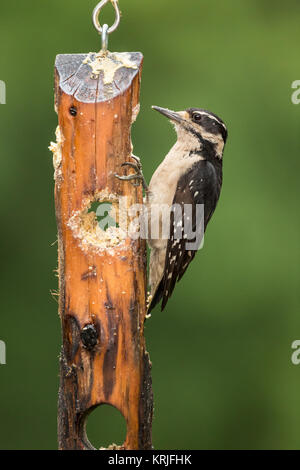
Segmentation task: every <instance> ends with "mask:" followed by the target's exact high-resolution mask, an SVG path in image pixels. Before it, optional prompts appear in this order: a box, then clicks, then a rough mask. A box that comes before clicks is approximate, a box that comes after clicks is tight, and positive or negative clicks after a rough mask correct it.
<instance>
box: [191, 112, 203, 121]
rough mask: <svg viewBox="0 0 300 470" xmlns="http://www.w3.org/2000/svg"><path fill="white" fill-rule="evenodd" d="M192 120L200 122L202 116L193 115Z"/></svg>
mask: <svg viewBox="0 0 300 470" xmlns="http://www.w3.org/2000/svg"><path fill="white" fill-rule="evenodd" d="M193 119H194V121H197V122H199V121H201V119H202V116H201V114H199V113H195V114H193Z"/></svg>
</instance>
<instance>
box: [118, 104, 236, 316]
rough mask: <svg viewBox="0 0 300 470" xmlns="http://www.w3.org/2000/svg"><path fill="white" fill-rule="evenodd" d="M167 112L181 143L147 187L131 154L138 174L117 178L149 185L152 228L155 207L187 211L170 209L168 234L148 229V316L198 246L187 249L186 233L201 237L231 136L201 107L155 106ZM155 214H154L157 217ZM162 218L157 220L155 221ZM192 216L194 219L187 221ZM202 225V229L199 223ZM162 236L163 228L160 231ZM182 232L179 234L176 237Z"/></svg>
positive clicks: (167, 293) (169, 291)
mask: <svg viewBox="0 0 300 470" xmlns="http://www.w3.org/2000/svg"><path fill="white" fill-rule="evenodd" d="M152 108H153V109H154V110H156V111H158V112H159V113H161V114H162V115H164V116H166V117H167V118H168V119H169V120H170V122H171V123H172V124H173V125H174V127H175V130H176V133H177V142H176V143H175V145H174V146H173V147H172V148H171V150H170V151H169V153H168V154H167V155H166V157H165V158H164V160H163V161H162V163H161V164H160V165H159V167H158V168H157V170H156V171H155V172H154V174H153V176H152V178H151V181H150V184H149V187H148V186H147V184H146V182H145V179H144V176H143V173H142V167H141V164H140V160H139V158H138V157H135V156H132V158H133V159H134V160H135V163H131V162H126V163H124V164H123V165H122V166H126V165H128V166H130V167H131V168H134V169H135V170H136V173H135V174H132V175H129V176H119V175H116V176H117V177H118V178H119V179H122V180H137V181H142V183H143V187H144V189H145V193H146V198H145V206H146V208H147V209H148V211H147V213H148V214H151V216H150V222H149V221H148V224H149V226H151V227H152V225H155V223H157V222H158V224H159V225H160V227H161V215H160V214H158V213H157V211H153V210H152V209H153V208H154V207H158V206H164V207H165V206H167V207H169V208H172V207H178V206H179V207H182V208H183V211H182V212H180V213H179V216H178V213H177V215H176V217H175V215H174V211H169V214H168V217H169V232H168V236H167V237H165V236H161V235H160V236H159V237H156V238H154V237H152V236H151V229H150V230H149V232H150V234H149V238H148V240H147V241H148V244H149V246H150V248H151V253H150V266H149V284H150V293H151V296H150V304H149V307H148V314H149V313H150V312H151V310H152V309H153V308H154V307H155V306H156V305H157V304H158V303H159V302H160V301H162V303H161V310H163V309H164V308H165V306H166V304H167V302H168V299H169V298H170V297H171V295H172V293H173V290H174V288H175V284H176V282H177V281H179V280H180V279H181V278H182V276H183V275H184V273H185V272H186V270H187V268H188V266H189V264H190V262H191V261H192V260H193V259H194V257H195V255H196V253H197V250H198V247H199V243H198V244H197V248H195V249H190V248H187V246H188V245H187V243H188V242H191V241H193V240H195V237H196V238H197V235H193V240H192V239H188V236H187V234H186V233H187V230H185V229H186V228H187V225H190V227H189V230H188V233H189V234H190V233H191V232H192V233H193V234H197V233H198V234H200V231H201V227H202V232H201V237H200V238H201V240H200V241H202V239H203V235H204V232H205V229H206V227H207V224H208V222H209V220H210V219H211V217H212V215H213V213H214V211H215V208H216V206H217V203H218V200H219V197H220V192H221V187H222V159H223V152H224V147H225V143H226V140H227V135H228V134H227V128H226V126H225V124H224V122H223V121H222V120H221V119H220V118H219V117H218V116H217V115H216V114H214V113H211V112H209V111H206V110H204V109H199V108H189V109H187V110H185V111H180V112H175V111H171V110H169V109H166V108H161V107H158V106H153V107H152ZM187 205H189V207H191V209H192V212H191V217H187V216H186V214H185V207H187ZM197 207H202V208H204V211H203V217H202V219H201V218H200V219H199V218H198V217H197V216H196V214H197ZM154 212H155V215H154ZM155 218H156V219H159V220H154V219H155ZM188 219H190V222H188V221H187V220H188ZM200 225H201V227H200ZM160 234H161V232H160ZM178 234H179V235H178Z"/></svg>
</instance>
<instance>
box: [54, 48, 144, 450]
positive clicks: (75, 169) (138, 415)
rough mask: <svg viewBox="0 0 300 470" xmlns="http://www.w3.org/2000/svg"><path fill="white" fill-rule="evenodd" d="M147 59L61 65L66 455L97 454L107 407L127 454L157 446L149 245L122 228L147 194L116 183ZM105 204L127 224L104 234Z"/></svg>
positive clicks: (58, 171) (62, 426)
mask: <svg viewBox="0 0 300 470" xmlns="http://www.w3.org/2000/svg"><path fill="white" fill-rule="evenodd" d="M142 61H143V58H142V55H141V54H140V53H122V54H111V53H107V54H101V53H100V54H98V55H96V54H89V55H82V54H76V55H59V56H58V57H57V59H56V64H55V89H56V91H55V96H56V98H55V104H56V110H57V113H58V121H59V127H58V129H57V142H56V143H55V144H52V146H51V149H52V151H53V153H54V168H55V204H56V217H57V227H58V250H59V267H58V270H59V291H60V299H59V313H60V318H61V325H62V343H63V344H62V351H61V357H60V389H59V402H58V440H59V448H60V449H93V446H92V445H91V443H90V442H89V440H88V437H87V435H86V430H85V427H86V419H87V416H88V414H89V413H90V412H91V411H92V410H93V409H94V408H95V407H97V406H99V405H102V404H109V405H112V406H114V407H115V408H117V409H118V410H119V411H120V412H121V413H122V415H123V416H124V418H125V420H126V423H127V435H126V439H125V442H124V443H123V444H122V445H121V446H120V447H119V448H121V449H151V448H152V443H151V425H152V409H153V403H152V401H153V399H152V385H151V375H150V369H151V363H150V360H149V357H148V353H147V352H146V349H145V339H144V320H145V314H146V311H145V305H146V247H145V242H144V241H143V240H141V239H137V240H133V239H132V238H131V237H130V236H129V235H128V233H126V231H125V230H123V229H122V228H121V222H122V224H124V218H125V224H126V223H127V224H129V223H130V222H131V219H130V216H129V215H128V214H127V212H126V211H125V210H120V209H119V203H120V201H121V198H124V196H126V198H127V201H126V204H125V205H127V207H130V206H131V205H132V204H135V203H142V189H141V188H140V187H139V188H137V187H134V186H133V185H132V184H131V183H130V182H124V181H120V180H118V179H116V178H115V176H114V175H115V173H119V174H120V173H122V172H123V170H122V169H121V164H122V163H123V162H125V161H130V157H131V152H132V145H131V136H130V131H131V125H132V123H133V122H134V120H135V118H136V116H137V114H138V110H139V90H140V80H141V69H142ZM131 161H132V160H131ZM130 171H132V170H130ZM104 202H105V203H110V204H111V205H112V208H113V209H114V210H115V213H116V219H117V221H118V223H119V225H117V226H116V227H110V228H108V229H107V230H106V231H105V230H102V229H101V228H100V227H99V225H98V223H97V220H96V216H95V212H93V211H92V207H93V204H94V203H97V204H98V203H99V204H100V203H104ZM122 204H123V206H124V201H123V199H122ZM122 226H123V225H122ZM100 426H101V422H99V427H100Z"/></svg>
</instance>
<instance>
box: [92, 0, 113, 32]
mask: <svg viewBox="0 0 300 470" xmlns="http://www.w3.org/2000/svg"><path fill="white" fill-rule="evenodd" d="M109 2H111V3H112V5H113V7H114V9H115V12H116V19H115V22H114V24H113V25H112V26H111V27H110V28H108V29H107V31H106V34H110V33H113V32H114V31H115V30H116V29H117V27H118V26H119V24H120V10H119V5H118V0H102V1H101V2H100V3H98V5H97V6H96V8H95V9H94V11H93V23H94V26H95V28H96V30H97V31H98V32H99V33H100V34H102V33H103V27H102V26H101V24H100V22H99V15H100V12H101V10H102V8H103V7H104V6H105V5H106V4H107V3H109Z"/></svg>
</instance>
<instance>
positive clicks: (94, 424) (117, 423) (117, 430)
mask: <svg viewBox="0 0 300 470" xmlns="http://www.w3.org/2000/svg"><path fill="white" fill-rule="evenodd" d="M86 433H87V437H88V439H89V442H90V443H91V444H92V446H93V447H94V448H95V449H101V448H109V447H111V448H117V447H122V445H123V442H124V441H125V439H126V433H127V426H126V421H125V419H124V417H123V415H122V414H121V413H120V411H119V410H117V409H116V408H115V407H114V406H111V405H100V406H97V408H95V409H94V410H93V411H92V412H91V413H90V414H89V416H88V418H87V425H86Z"/></svg>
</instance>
